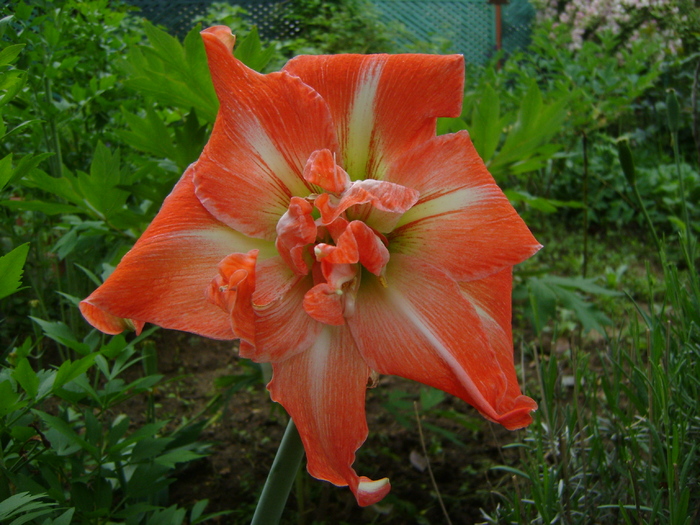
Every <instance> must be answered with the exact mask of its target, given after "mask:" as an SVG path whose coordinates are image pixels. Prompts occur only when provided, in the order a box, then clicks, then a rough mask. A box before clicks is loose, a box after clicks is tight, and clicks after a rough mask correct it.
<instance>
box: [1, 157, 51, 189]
mask: <svg viewBox="0 0 700 525" xmlns="http://www.w3.org/2000/svg"><path fill="white" fill-rule="evenodd" d="M52 156H53V153H39V154H38V155H25V156H24V157H22V158H21V159H20V161H19V162H18V163H17V167H16V168H15V172H14V173H13V174H12V178H11V179H10V182H14V181H18V180H22V178H23V177H24V176H25V175H27V174H28V173H29V172H31V171H32V170H33V169H34V168H36V167H37V166H38V165H39V164H40V163H41V162H43V161H44V160H46V159H48V158H49V157H52Z"/></svg>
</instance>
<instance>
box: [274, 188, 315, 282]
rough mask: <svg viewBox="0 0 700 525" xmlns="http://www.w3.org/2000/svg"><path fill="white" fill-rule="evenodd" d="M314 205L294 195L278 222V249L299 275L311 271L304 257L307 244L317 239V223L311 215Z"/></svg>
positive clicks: (276, 242)
mask: <svg viewBox="0 0 700 525" xmlns="http://www.w3.org/2000/svg"><path fill="white" fill-rule="evenodd" d="M312 211H313V206H312V205H311V204H310V203H308V202H307V201H306V200H305V199H302V198H300V197H292V198H291V199H290V202H289V208H288V209H287V211H286V212H284V214H283V215H282V217H280V220H279V221H278V222H277V226H276V228H275V229H276V232H277V239H276V240H275V247H276V248H277V251H278V252H279V254H280V255H281V256H282V258H283V259H284V260H285V262H286V263H287V264H288V265H289V267H290V268H291V269H292V270H294V272H295V273H297V274H299V275H306V274H307V273H309V265H308V263H307V262H306V260H305V259H304V255H305V254H307V249H306V246H307V245H308V244H310V243H312V242H313V241H315V240H316V232H317V229H316V223H315V222H314V218H313V216H312V215H311V212H312Z"/></svg>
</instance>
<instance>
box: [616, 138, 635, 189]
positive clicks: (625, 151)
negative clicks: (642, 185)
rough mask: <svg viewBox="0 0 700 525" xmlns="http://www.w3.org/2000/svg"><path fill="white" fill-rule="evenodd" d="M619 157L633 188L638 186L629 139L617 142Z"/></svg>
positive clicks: (623, 170)
mask: <svg viewBox="0 0 700 525" xmlns="http://www.w3.org/2000/svg"><path fill="white" fill-rule="evenodd" d="M617 156H618V158H619V159H620V165H621V166H622V172H623V173H624V174H625V177H626V178H627V182H629V183H630V184H631V185H632V186H634V185H635V184H637V174H636V173H635V171H634V159H633V158H632V150H631V149H630V143H629V140H627V139H622V140H618V141H617Z"/></svg>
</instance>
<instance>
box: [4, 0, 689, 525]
mask: <svg viewBox="0 0 700 525" xmlns="http://www.w3.org/2000/svg"><path fill="white" fill-rule="evenodd" d="M537 7H538V8H539V9H540V13H541V16H540V17H539V18H538V21H537V22H536V24H535V26H534V27H533V32H532V42H531V45H530V46H529V47H528V48H527V49H525V50H523V51H522V52H519V53H517V54H514V55H511V56H502V55H499V54H495V55H494V57H493V60H492V61H491V62H490V63H489V64H487V65H486V66H473V65H472V66H470V67H469V68H468V69H469V70H468V81H467V84H466V85H467V88H466V93H465V103H464V111H463V114H462V116H461V117H460V118H458V119H450V120H443V121H440V123H439V132H440V133H446V132H451V131H455V130H457V129H468V130H469V131H470V133H471V135H472V137H473V140H474V142H475V145H476V148H477V150H478V151H479V152H480V154H481V155H482V157H483V158H484V160H485V161H486V162H487V164H488V165H489V169H490V171H491V172H492V174H493V175H494V177H495V178H496V180H497V181H498V182H499V184H501V185H502V187H503V188H504V189H505V190H506V192H507V194H508V196H509V198H510V199H511V201H512V202H513V203H514V204H515V205H516V206H517V207H518V209H519V211H520V212H521V213H522V215H523V216H524V217H525V219H526V221H527V222H528V224H529V225H530V226H531V228H532V229H533V231H534V232H535V234H536V236H537V237H538V239H539V240H540V242H542V244H544V245H545V249H544V250H543V251H542V252H541V253H540V254H539V255H538V256H537V257H536V258H535V259H533V260H531V261H528V262H527V263H526V264H524V265H522V267H521V268H520V269H519V271H518V274H517V275H516V283H517V288H516V290H515V301H516V303H515V304H516V307H515V319H514V322H515V331H514V333H515V339H516V341H515V343H516V351H517V353H518V357H519V358H520V359H521V365H520V367H519V369H520V372H521V374H522V378H523V384H524V387H525V389H526V390H527V391H528V392H529V394H530V395H531V396H532V397H534V398H535V399H537V400H538V402H539V403H540V410H539V411H538V412H537V413H536V420H535V423H533V425H532V426H531V427H530V428H528V429H527V430H524V431H520V432H517V433H504V432H502V431H500V430H499V429H496V428H495V427H491V426H490V425H489V424H487V423H485V422H483V421H482V420H481V419H480V418H478V417H477V416H475V415H474V414H473V413H472V412H471V411H469V409H468V408H467V407H465V406H464V405H463V404H460V403H458V402H455V401H454V400H451V399H449V398H447V397H446V396H444V395H443V394H442V393H441V392H439V391H435V390H430V389H427V388H420V387H419V386H417V385H412V384H408V383H404V382H401V381H398V380H395V379H393V378H387V379H384V380H383V381H382V385H381V386H380V388H379V389H377V390H374V391H372V392H371V393H370V396H369V414H370V419H371V423H370V428H371V435H370V440H369V442H368V444H367V445H366V446H365V448H364V449H363V452H362V454H361V455H360V457H359V458H358V461H359V462H360V463H361V464H363V465H375V466H376V465H381V469H382V473H384V474H388V475H389V476H390V477H391V478H392V479H395V480H397V481H398V480H400V481H398V483H395V488H394V491H393V492H392V494H391V495H390V496H389V497H388V498H387V499H386V500H385V501H384V502H383V503H382V505H377V506H375V507H373V508H370V509H366V510H364V511H361V510H360V509H358V508H356V507H355V506H354V504H353V502H352V501H351V497H350V496H348V494H345V493H344V492H343V491H339V490H334V489H329V487H328V486H327V485H326V484H322V483H320V482H316V481H314V480H312V479H310V478H308V476H306V475H305V473H303V472H302V473H300V475H299V479H298V482H297V486H296V489H295V493H294V496H293V498H294V501H292V502H290V506H289V509H288V513H287V515H286V516H285V519H286V520H287V521H288V522H289V523H362V522H367V523H370V522H372V523H446V522H449V520H450V519H451V521H452V522H453V523H481V522H486V523H523V524H527V523H556V522H561V523H566V524H574V523H575V524H585V523H610V524H612V523H662V524H666V523H668V524H690V523H696V522H698V521H700V485H699V482H700V461H699V458H698V450H697V443H699V442H700V406H699V403H700V328H699V326H700V284H699V278H698V259H697V249H696V238H697V234H698V232H699V231H700V204H699V203H700V174H699V172H698V162H699V160H700V134H699V133H698V129H699V128H700V124H699V123H698V116H697V92H698V89H699V88H698V72H699V71H700V55H699V54H698V50H699V43H700V40H699V37H700V15H698V9H697V7H696V6H695V4H694V3H693V2H692V1H690V0H675V1H671V0H664V1H655V2H651V1H644V0H638V1H637V0H635V1H633V0H605V1H603V0H600V1H596V2H583V3H582V2H577V1H574V0H571V1H561V0H560V1H545V0H541V1H539V2H537ZM3 9H4V10H3V12H2V16H1V17H0V18H1V19H0V117H1V120H0V255H1V256H2V257H1V258H0V301H1V302H0V306H1V308H2V319H1V320H0V522H2V523H10V524H12V525H21V524H22V523H31V524H42V525H50V524H57V525H62V524H68V523H85V524H98V523H100V524H101V523H105V524H106V523H125V524H146V523H148V524H161V523H162V524H168V525H169V524H178V523H193V524H194V523H200V522H204V521H217V522H219V523H245V522H247V521H249V519H250V516H251V515H252V509H253V508H254V504H255V501H256V498H257V495H258V494H259V490H260V489H261V488H262V479H264V476H265V472H266V470H267V468H268V466H269V464H270V462H271V457H272V454H273V453H274V449H275V446H276V443H277V442H278V439H279V437H278V436H279V435H281V429H282V428H283V425H282V424H281V423H283V422H284V419H285V417H286V416H285V414H283V413H282V412H281V411H280V410H279V408H275V407H274V406H272V405H271V403H270V402H269V401H268V400H267V396H266V393H265V392H264V386H263V383H262V374H261V371H260V370H259V369H258V368H257V367H256V366H255V365H253V364H251V363H247V362H242V361H239V360H238V359H237V358H235V354H234V353H233V352H232V351H231V349H229V348H226V347H222V346H221V345H214V344H213V343H208V342H206V341H203V340H199V339H196V338H190V337H186V336H177V335H173V334H165V333H162V332H158V331H156V329H151V330H149V331H147V332H145V333H144V334H142V335H141V336H139V337H135V338H134V337H131V336H127V337H125V336H116V337H106V336H104V335H101V334H99V333H97V332H96V331H94V330H91V329H90V327H89V326H88V325H87V324H86V323H85V322H84V321H83V320H82V319H81V317H80V315H79V313H78V311H77V308H76V305H77V302H78V301H79V300H80V299H81V298H83V297H85V296H86V295H87V294H88V293H89V292H90V291H91V290H92V289H94V287H95V286H97V285H99V283H100V282H102V280H103V279H104V278H105V277H106V276H107V275H108V274H109V273H110V271H111V270H112V269H113V268H114V266H115V265H116V263H117V262H118V261H119V259H120V258H121V256H122V255H123V254H124V253H125V252H126V251H127V250H128V249H129V247H130V246H131V245H132V244H133V242H134V241H135V239H136V238H138V236H139V235H140V233H141V232H142V231H143V229H144V228H145V227H146V225H147V224H148V223H149V221H150V220H151V219H152V218H153V216H154V215H155V213H156V211H157V210H158V208H159V206H160V203H161V202H162V200H163V198H164V197H165V195H167V193H168V192H169V191H170V189H171V188H172V186H173V184H174V182H175V181H176V180H177V179H178V178H179V176H180V174H181V173H182V171H183V170H184V168H185V167H186V166H187V165H188V164H189V163H190V162H192V161H193V160H195V159H196V158H197V157H198V155H199V153H200V151H201V148H202V147H203V145H204V144H205V142H206V139H207V137H208V134H209V131H210V129H211V126H212V123H213V120H214V117H215V115H216V110H217V101H216V97H215V96H214V92H213V88H212V86H211V81H210V79H209V75H208V71H207V67H206V60H205V56H204V51H203V47H202V45H201V40H200V39H199V36H198V29H197V28H195V29H193V31H192V32H191V33H190V34H189V35H188V36H187V37H186V38H185V39H184V41H182V42H180V41H178V40H177V39H175V38H173V37H171V36H169V35H168V34H167V33H165V32H164V31H162V30H160V29H158V28H156V27H154V26H153V25H151V24H149V23H148V22H146V21H144V20H141V19H139V18H138V13H135V12H134V11H133V10H132V9H131V8H129V7H127V6H125V5H122V4H118V3H116V2H108V1H107V0H86V1H77V0H61V1H58V2H51V1H42V0H31V1H25V2H19V3H15V4H13V5H10V6H5V7H4V8H3ZM579 12H580V13H582V14H581V15H578V16H577V13H579ZM244 15H245V13H244V12H243V11H242V10H241V9H240V8H235V7H234V8H232V7H230V6H227V5H226V4H214V5H213V6H212V9H211V11H210V13H209V14H208V15H207V16H206V17H204V18H202V19H201V20H200V22H202V23H203V24H205V25H208V24H212V23H225V24H227V25H230V26H231V27H232V28H233V30H234V32H235V33H237V34H238V38H239V40H238V42H239V43H238V45H237V48H236V55H237V56H238V57H239V58H240V59H241V60H243V61H244V62H245V63H247V64H248V65H249V66H250V67H253V68H255V69H257V70H260V71H270V70H274V69H276V68H278V67H279V66H280V65H281V64H283V63H284V61H285V60H286V59H287V58H289V57H290V56H292V55H294V54H298V53H322V52H323V53H336V52H360V53H367V52H398V51H401V50H402V49H401V48H399V47H398V46H397V44H395V42H396V41H397V40H401V41H405V38H403V37H405V34H404V33H403V31H404V30H403V29H402V28H401V27H394V26H387V25H386V24H383V23H381V22H380V21H379V19H378V17H377V16H376V14H375V13H374V11H372V10H371V9H370V7H369V4H367V3H366V2H364V1H363V0H342V1H338V2H332V3H331V2H321V1H318V0H290V2H289V11H288V15H287V16H288V17H291V18H292V19H294V20H295V21H296V23H298V24H300V28H301V29H300V32H299V33H298V35H297V37H295V38H294V39H291V40H285V41H270V42H264V43H261V42H260V40H259V38H258V36H257V32H256V31H255V29H254V28H253V27H251V26H250V24H249V23H248V22H246V19H245V16H244ZM642 37H643V38H642ZM444 45H445V43H444V42H441V43H440V48H442V47H444ZM417 46H418V48H420V49H422V50H428V51H430V50H432V51H439V49H438V47H437V46H436V45H434V44H431V43H429V42H427V43H418V44H417ZM193 350H196V351H193ZM206 356H215V357H214V361H220V360H221V359H222V357H221V356H226V357H225V359H228V360H229V364H231V365H233V364H235V365H236V366H235V367H233V368H231V370H228V369H226V370H223V371H221V370H219V369H217V375H216V377H214V378H210V377H209V376H207V380H206V381H204V382H198V380H197V378H198V377H200V376H201V375H202V373H203V372H201V371H200V372H198V369H199V368H200V367H203V364H202V363H203V360H205V359H206ZM226 422H228V423H226ZM419 430H421V431H422V434H421V433H420V432H419ZM423 435H424V436H425V437H422V436H423ZM229 443H234V444H235V446H236V447H237V448H236V450H233V451H229V452H228V453H229V454H230V456H231V458H234V457H235V458H238V459H237V461H238V463H235V468H237V469H238V468H240V472H238V471H237V472H236V473H235V483H233V484H229V485H225V484H224V483H223V481H222V480H223V479H224V478H225V477H226V474H224V473H223V471H224V470H225V468H228V469H229V470H230V469H231V467H222V468H221V469H218V470H214V471H213V472H208V474H207V475H208V476H209V477H208V478H206V479H207V480H208V481H206V482H200V481H199V480H200V478H198V477H197V476H196V475H195V474H197V473H198V472H199V471H201V469H202V465H211V464H215V463H211V462H214V458H216V457H217V455H222V454H224V451H225V447H226V446H227V444H229ZM226 457H227V458H228V456H226ZM231 461H233V459H232V460H231ZM208 462H210V463H208ZM232 464H233V463H232ZM428 465H432V470H433V472H434V476H435V480H436V483H435V484H433V483H432V482H431V481H430V477H429V476H428V471H427V466H428ZM205 470H206V469H205ZM212 479H213V480H214V481H211V480H212ZM188 481H189V484H188ZM401 485H403V486H404V487H408V488H403V489H402V488H401ZM178 487H179V488H178ZM225 491H228V492H225ZM223 492H225V493H223ZM345 492H347V491H345ZM348 497H350V499H348ZM209 500H211V501H209ZM440 500H442V501H443V502H444V506H445V509H446V511H445V513H443V511H442V510H441V504H440ZM448 516H449V517H448Z"/></svg>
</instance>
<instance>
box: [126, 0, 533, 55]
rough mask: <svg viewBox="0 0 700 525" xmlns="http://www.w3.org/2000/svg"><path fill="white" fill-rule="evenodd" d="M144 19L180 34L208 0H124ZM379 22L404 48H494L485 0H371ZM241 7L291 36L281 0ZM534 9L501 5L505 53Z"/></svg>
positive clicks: (523, 1)
mask: <svg viewBox="0 0 700 525" xmlns="http://www.w3.org/2000/svg"><path fill="white" fill-rule="evenodd" d="M127 1H128V3H130V4H132V5H134V6H137V7H139V8H140V9H141V14H142V15H143V16H145V17H146V18H148V19H149V20H150V21H152V22H154V23H156V24H160V25H163V26H165V27H166V28H167V29H168V30H169V31H170V32H171V33H173V34H175V35H178V36H184V35H185V34H187V32H188V31H189V30H190V29H191V28H192V24H193V23H192V20H193V19H194V18H195V17H197V16H201V15H204V14H205V13H206V12H207V9H208V8H209V6H210V5H211V4H212V3H213V2H214V0H127ZM371 2H372V3H373V4H374V5H375V7H376V9H377V11H378V13H379V15H380V19H381V20H382V21H383V22H385V23H390V24H394V25H396V24H402V25H403V27H404V28H405V31H402V33H404V34H405V35H406V36H405V37H402V38H401V39H400V41H399V42H398V43H399V44H400V45H401V46H402V47H403V48H404V50H406V51H412V50H416V49H418V50H420V46H419V45H417V44H418V43H420V42H428V41H431V42H437V43H439V44H440V45H442V47H443V49H444V51H445V52H451V53H462V54H464V56H465V59H466V60H467V61H469V62H471V63H475V64H482V63H484V62H485V61H486V60H488V58H489V57H491V56H492V55H493V53H494V52H495V49H496V15H495V9H496V8H495V6H494V5H491V4H489V3H488V1H487V0H371ZM229 3H231V4H232V5H238V6H240V7H242V8H244V9H245V10H246V11H247V13H248V14H247V18H248V19H249V20H250V21H251V22H253V23H254V24H255V25H257V27H258V30H259V31H260V34H261V35H262V36H263V37H265V38H277V39H287V38H293V37H294V36H295V34H297V32H298V31H299V28H298V27H297V25H296V24H295V23H294V21H293V20H288V19H286V18H285V17H284V14H285V3H286V2H285V1H284V0H231V1H230V2H229ZM534 14H535V11H534V9H533V7H532V6H531V5H530V3H529V1H528V0H510V2H509V3H508V4H506V5H503V6H502V25H501V35H502V46H503V49H504V50H505V51H506V52H511V51H514V50H516V49H518V48H521V47H524V46H525V45H527V43H528V40H529V33H530V24H531V23H532V19H533V17H534Z"/></svg>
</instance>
